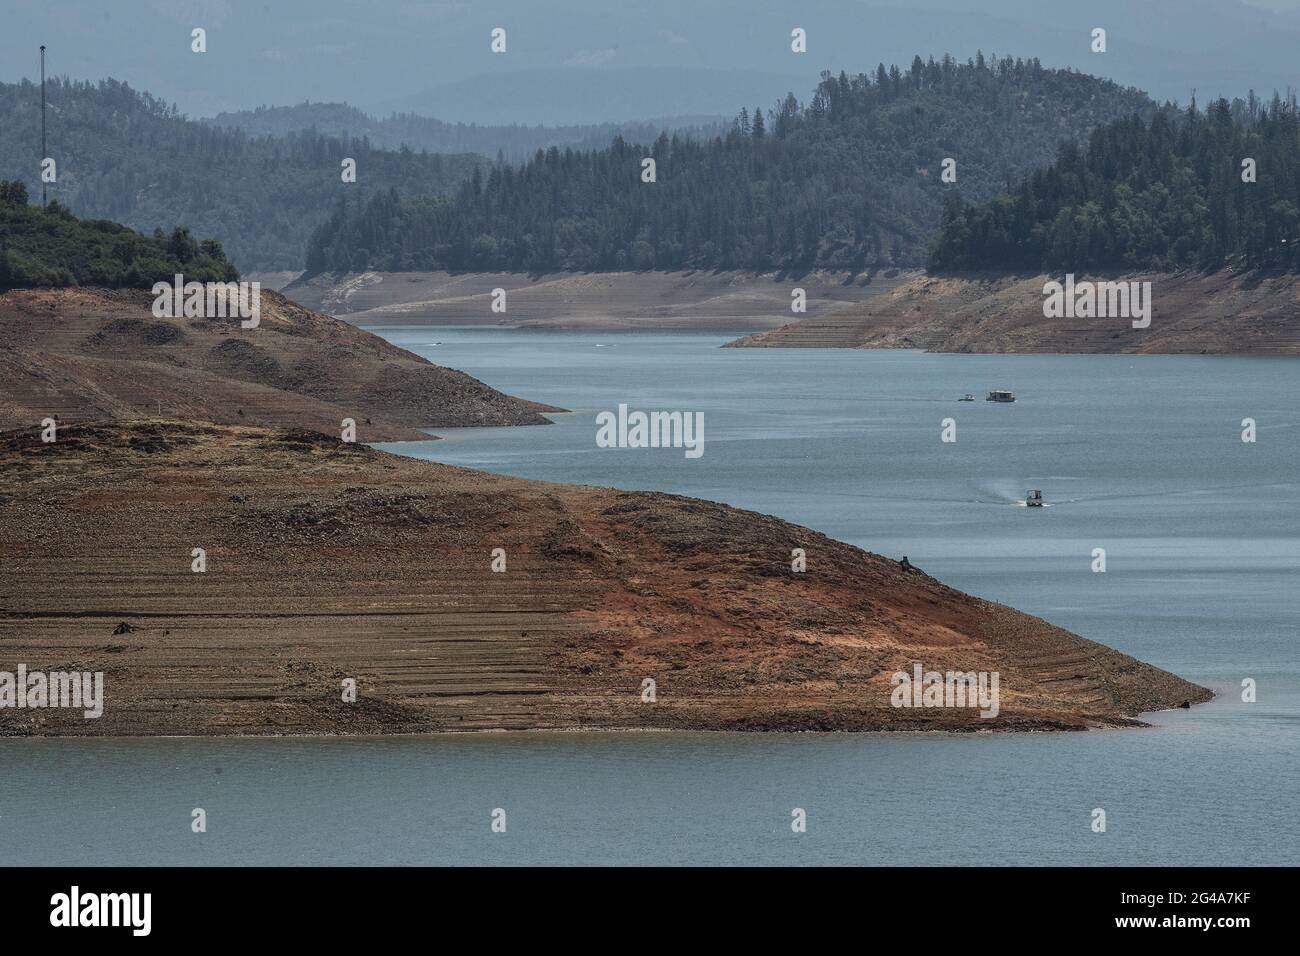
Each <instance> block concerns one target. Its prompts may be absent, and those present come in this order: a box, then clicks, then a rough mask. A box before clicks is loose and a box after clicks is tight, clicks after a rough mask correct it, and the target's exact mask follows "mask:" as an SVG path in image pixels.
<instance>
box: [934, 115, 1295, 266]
mask: <svg viewBox="0 0 1300 956" xmlns="http://www.w3.org/2000/svg"><path fill="white" fill-rule="evenodd" d="M1248 160H1251V161H1253V169H1252V168H1250V167H1251V165H1252V164H1251V163H1249V162H1247V161H1248ZM1251 178H1253V181H1245V180H1246V179H1251ZM930 264H931V267H932V268H934V269H937V270H973V269H999V270H1004V271H1005V270H1016V269H1024V270H1034V271H1038V270H1048V271H1061V270H1074V271H1083V270H1085V269H1121V270H1131V269H1153V270H1176V269H1183V268H1200V269H1215V268H1220V267H1223V266H1228V267H1234V268H1281V269H1292V270H1294V269H1300V123H1298V122H1297V111H1296V100H1295V97H1294V95H1292V96H1291V97H1289V98H1288V99H1285V100H1283V99H1282V98H1281V97H1279V96H1277V95H1275V96H1274V97H1273V98H1272V100H1271V102H1269V103H1263V102H1261V101H1259V100H1257V99H1256V98H1255V97H1254V95H1252V96H1251V97H1250V98H1249V99H1247V100H1244V101H1242V100H1237V101H1234V102H1232V103H1229V102H1228V101H1227V100H1223V99H1220V100H1217V101H1215V102H1214V103H1212V104H1210V106H1209V108H1208V109H1206V110H1205V111H1203V112H1202V111H1201V110H1199V109H1198V108H1197V107H1196V105H1195V104H1193V105H1192V106H1191V107H1189V108H1188V109H1187V110H1186V111H1185V112H1183V113H1173V112H1172V111H1167V112H1161V113H1159V114H1157V115H1155V116H1154V117H1152V118H1150V119H1149V120H1143V119H1142V118H1141V117H1137V116H1134V117H1129V118H1127V119H1123V120H1118V121H1116V122H1114V123H1111V124H1108V125H1107V126H1104V127H1102V128H1099V129H1097V130H1095V131H1094V132H1093V133H1092V135H1091V137H1090V138H1089V140H1088V142H1087V144H1086V145H1085V146H1079V145H1077V144H1074V143H1067V144H1065V145H1063V146H1062V147H1061V150H1060V153H1059V155H1058V157H1057V159H1056V161H1055V162H1054V163H1053V164H1052V165H1051V166H1049V167H1047V168H1046V169H1042V170H1038V171H1036V172H1034V173H1032V174H1030V175H1028V176H1026V177H1025V178H1024V179H1023V180H1022V181H1021V182H1020V183H1019V184H1018V186H1017V187H1016V189H1015V190H1014V191H1013V192H1012V193H1011V195H1007V196H1003V197H999V198H997V199H994V200H992V201H989V202H985V203H979V204H975V205H965V204H962V203H959V202H954V203H952V204H951V205H950V206H949V208H948V209H946V210H945V215H944V223H943V228H942V231H941V233H940V235H939V238H938V239H937V241H936V243H935V247H934V250H933V254H932V256H931V261H930Z"/></svg>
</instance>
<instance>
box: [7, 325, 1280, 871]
mask: <svg viewBox="0 0 1300 956" xmlns="http://www.w3.org/2000/svg"><path fill="white" fill-rule="evenodd" d="M381 331H382V334H385V335H386V336H387V337H388V338H390V339H392V340H393V341H395V342H396V343H397V344H399V345H402V346H404V347H407V348H410V349H412V350H413V351H416V352H419V353H421V354H424V355H426V356H428V357H429V358H430V359H432V360H433V361H435V362H438V363H440V364H444V365H449V366H451V367H453V368H459V369H463V370H465V371H466V372H468V373H470V374H471V375H474V376H476V377H478V378H481V379H483V380H484V381H487V382H488V383H490V384H492V385H494V386H496V387H498V388H501V389H503V390H504V391H507V392H510V393H512V394H515V395H520V396H523V397H527V398H532V399H536V400H539V401H545V402H549V403H552V404H556V405H560V406H563V407H566V408H569V409H572V410H573V412H572V414H568V415H557V416H554V417H555V419H556V422H557V424H556V425H554V426H550V427H539V428H509V429H505V428H503V429H460V430H448V429H442V430H439V434H441V435H443V436H444V440H442V441H439V442H430V443H427V444H426V443H417V444H406V445H402V446H386V447H390V448H393V449H394V450H400V451H403V452H404V453H407V454H416V455H420V456H424V457H430V458H433V459H436V460H438V461H445V462H449V463H454V464H463V465H468V466H473V467H479V468H484V469H487V470H490V471H499V472H504V473H509V474H516V475H522V476H526V477H533V478H544V479H548V480H554V481H570V482H579V483H587V484H601V485H612V486H617V487H622V488H644V489H655V490H662V491H671V492H677V493H683V494H689V495H694V496H698V497H705V498H712V499H716V500H720V501H725V502H728V503H730V504H734V505H738V506H741V507H746V508H752V509H755V510H758V511H764V512H769V513H772V514H777V515H780V516H781V517H783V518H787V519H790V520H793V521H796V522H799V523H801V524H805V525H809V526H811V527H814V528H816V529H817V530H820V531H824V532H826V533H827V534H830V535H833V536H835V537H838V538H841V539H843V540H846V541H850V542H852V543H854V544H857V545H860V546H862V547H865V548H868V549H870V550H873V551H877V552H880V553H884V554H888V555H893V556H900V555H902V554H907V555H908V556H909V558H910V559H911V560H912V562H913V563H915V564H917V565H919V566H920V567H922V568H923V569H925V570H926V571H929V572H930V573H932V574H934V575H936V576H938V577H940V578H942V579H943V580H945V581H946V582H948V583H950V584H952V585H955V586H957V587H960V588H962V589H964V590H967V591H971V592H973V593H975V594H978V595H980V596H983V597H988V598H992V599H995V600H999V601H1003V602H1006V603H1008V604H1011V605H1013V606H1015V607H1018V608H1020V609H1022V610H1025V611H1028V612H1031V613H1034V614H1040V615H1042V616H1044V617H1046V618H1048V619H1049V620H1051V621H1053V622H1054V623H1057V624H1061V625H1063V626H1065V627H1068V628H1070V629H1071V630H1074V631H1077V632H1078V633H1081V634H1084V635H1086V636H1088V637H1091V638H1093V639H1095V640H1099V641H1101V642H1103V643H1105V644H1109V645H1111V646H1113V647H1116V648H1119V649H1121V650H1123V651H1126V652H1128V653H1131V654H1134V655H1136V656H1138V657H1140V658H1142V659H1143V660H1146V661H1149V662H1151V663H1154V664H1157V665H1160V666H1162V667H1166V668H1168V669H1170V670H1173V671H1175V672H1177V673H1179V674H1181V675H1182V676H1184V677H1187V678H1189V679H1192V680H1195V681H1198V682H1200V683H1202V684H1205V685H1206V686H1209V687H1211V688H1212V689H1214V690H1215V691H1216V693H1218V694H1219V696H1218V698H1217V699H1216V700H1215V701H1213V702H1212V703H1209V704H1206V705H1202V706H1199V707H1196V708H1193V709H1192V710H1191V711H1177V712H1172V713H1166V714H1157V715H1151V716H1150V717H1149V718H1148V719H1149V720H1151V721H1152V723H1154V724H1155V726H1154V727H1153V728H1151V729H1148V730H1126V731H1105V732H1094V733H1085V734H1027V735H980V736H974V737H972V736H961V737H943V736H930V735H925V736H890V735H855V736H819V735H731V734H726V735H712V734H699V735H679V734H608V735H596V734H583V735H559V736H556V735H519V736H514V735H489V736H458V737H443V738H416V739H389V740H325V739H319V740H225V741H223V740H152V741H88V740H74V741H58V740H50V741H41V740H17V741H0V864H3V863H6V862H18V863H72V862H88V863H114V862H122V863H154V862H176V863H305V862H324V863H388V862H392V863H538V862H552V863H580V862H592V863H615V862H634V863H669V862H671V863H686V862H698V863H721V862H754V863H936V864H975V863H1059V864H1065V863H1097V864H1129V863H1135V864H1156V863H1173V864H1178V863H1187V864H1259V863H1287V864H1294V863H1297V862H1300V797H1298V796H1297V794H1298V793H1300V652H1298V650H1297V647H1298V644H1297V642H1298V640H1300V635H1298V634H1297V623H1298V621H1300V614H1298V613H1297V612H1298V611H1300V596H1298V594H1297V584H1298V583H1300V577H1298V572H1300V508H1298V507H1297V506H1298V505H1300V480H1298V479H1297V475H1296V469H1297V463H1298V462H1300V455H1297V439H1300V407H1298V406H1297V396H1300V387H1298V386H1300V365H1297V364H1296V363H1295V362H1294V361H1293V360H1284V359H1277V360H1274V359H1245V358H1214V357H1199V356H1095V355H1094V356H970V355H961V356H958V355H926V354H921V353H912V352H860V351H820V350H818V351H812V350H807V351H805V350H791V351H776V350H773V351H768V350H729V349H728V350H723V349H719V348H718V347H717V346H718V345H719V344H721V342H722V341H723V339H722V338H721V337H718V336H713V335H699V334H673V335H659V334H608V333H606V334H591V333H581V334H578V333H572V334H570V333H554V332H536V333H534V332H524V331H510V330H499V329H446V328H437V329H401V330H396V329H394V330H381ZM432 343H439V344H437V345H434V344H432ZM991 388H1009V389H1012V390H1014V391H1015V392H1016V393H1017V394H1018V396H1019V399H1020V400H1019V401H1018V402H1017V403H1016V404H1014V405H992V404H987V403H985V402H983V401H982V400H981V401H977V402H975V403H959V402H957V401H956V399H957V398H959V397H960V396H961V395H963V394H965V393H967V392H973V393H975V394H976V396H977V398H980V399H982V397H983V395H984V393H985V392H987V391H988V390H989V389H991ZM620 402H623V403H626V404H628V405H629V406H630V407H631V408H632V409H643V410H647V411H650V410H683V411H692V412H694V411H702V412H704V417H705V454H704V456H703V457H702V458H699V459H697V460H688V459H686V458H685V457H684V455H683V453H682V452H681V451H680V450H672V449H646V450H637V449H601V448H598V447H596V444H595V432H596V425H595V415H596V413H597V412H599V411H602V410H614V409H616V408H617V406H618V404H619V403H620ZM947 417H951V418H954V419H955V420H956V423H957V439H958V440H957V442H956V443H953V444H945V443H942V442H941V441H940V428H941V420H942V419H944V418H947ZM1243 418H1253V419H1255V420H1256V422H1257V423H1258V441H1257V442H1255V443H1254V444H1247V443H1243V442H1242V441H1241V427H1242V426H1241V421H1242V419H1243ZM1030 488H1041V489H1042V490H1043V493H1044V496H1045V497H1046V498H1047V499H1048V500H1049V501H1050V502H1051V503H1052V507H1049V508H1046V509H1043V510H1041V511H1039V510H1029V509H1026V508H1023V507H1019V506H1018V505H1017V501H1018V500H1020V499H1022V498H1023V497H1024V494H1025V492H1026V491H1027V490H1028V489H1030ZM1094 548H1104V549H1106V562H1107V571H1106V573H1104V574H1095V573H1093V572H1092V571H1091V567H1090V566H1091V564H1092V560H1093V559H1092V551H1093V549H1094ZM810 557H811V559H812V560H815V555H812V556H810ZM1244 678H1253V679H1254V680H1255V681H1256V682H1257V684H1258V698H1259V699H1258V702H1256V703H1244V702H1243V701H1242V699H1241V682H1242V680H1243V679H1244ZM193 807H203V808H204V809H205V810H206V811H207V814H208V832H207V833H205V834H193V833H191V832H190V810H191V808H193ZM497 807H501V808H504V809H505V810H506V812H507V831H506V833H504V834H494V833H492V832H491V830H490V827H489V824H490V814H491V812H492V810H493V809H494V808H497ZM795 807H800V808H803V809H805V810H806V811H807V814H808V829H807V832H806V833H803V834H795V833H793V832H792V831H791V828H790V812H791V809H792V808H795ZM1098 807H1100V808H1103V809H1105V811H1106V814H1107V832H1105V833H1102V834H1098V833H1093V832H1092V831H1091V829H1090V826H1089V824H1090V822H1091V819H1092V817H1091V812H1092V810H1093V809H1094V808H1098ZM15 835H23V839H21V840H16V839H14V837H15ZM36 835H39V839H35V838H34V837H35V836H36Z"/></svg>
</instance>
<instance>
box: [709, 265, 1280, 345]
mask: <svg viewBox="0 0 1300 956" xmlns="http://www.w3.org/2000/svg"><path fill="white" fill-rule="evenodd" d="M1077 278H1078V279H1080V280H1082V279H1084V278H1089V279H1094V280H1097V279H1098V278H1099V277H1084V276H1078V277H1077ZM1100 278H1101V279H1102V280H1111V281H1138V282H1151V284H1152V285H1151V297H1152V302H1153V309H1152V315H1151V325H1150V327H1149V328H1146V329H1134V328H1133V327H1132V321H1131V319H1128V318H1050V319H1049V318H1044V316H1043V300H1044V296H1043V285H1044V283H1046V282H1048V281H1051V280H1055V281H1057V282H1060V281H1062V280H1063V277H1062V276H1059V275H1057V276H1046V275H1044V276H1034V277H1032V278H952V277H935V276H924V275H923V276H916V277H914V278H912V279H910V280H909V281H908V282H906V283H904V284H902V285H899V286H898V287H896V288H894V289H892V290H890V291H889V292H887V293H886V294H885V295H883V296H880V297H878V298H875V299H871V300H869V301H867V302H864V303H861V304H859V305H856V306H852V307H850V308H847V309H842V310H839V311H837V312H834V313H831V314H827V315H819V316H813V317H810V318H808V319H806V320H804V321H802V322H794V323H791V324H789V325H785V326H782V327H781V328H779V329H774V330H771V331H766V332H759V333H757V334H755V335H751V336H748V337H746V338H743V339H738V340H737V341H735V342H732V343H730V345H731V346H732V347H736V348H756V347H759V348H921V349H928V350H929V351H932V352H1149V353H1173V352H1194V353H1206V352H1208V353H1248V354H1250V353H1254V354H1296V353H1300V276H1294V275H1292V276H1270V277H1261V276H1252V275H1239V274H1233V273H1227V272H1219V273H1214V274H1211V275H1204V274H1200V273H1179V274H1140V275H1129V276H1108V277H1100Z"/></svg>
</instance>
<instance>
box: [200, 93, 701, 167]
mask: <svg viewBox="0 0 1300 956" xmlns="http://www.w3.org/2000/svg"><path fill="white" fill-rule="evenodd" d="M199 122H201V123H204V124H206V125H209V126H215V127H230V128H235V129H241V130H243V131H244V132H245V133H247V134H248V135H250V136H285V135H289V134H292V133H297V132H304V131H307V130H313V129H314V130H316V131H317V132H318V133H321V134H323V135H326V136H336V137H337V136H345V135H346V136H352V137H359V136H364V137H365V138H366V139H368V140H369V141H370V143H371V145H372V146H374V147H376V148H379V149H401V148H402V147H403V146H407V147H409V148H411V149H414V150H427V151H429V152H431V153H434V152H436V153H475V154H477V155H480V156H485V157H498V156H499V157H501V158H503V159H505V160H507V161H510V162H521V161H523V160H527V159H529V158H531V157H532V155H533V153H535V152H536V151H537V150H538V149H547V148H549V147H551V146H559V147H564V146H568V147H571V148H573V149H603V148H604V147H606V146H608V145H609V144H610V143H611V142H613V140H614V137H615V136H622V137H623V138H624V139H629V140H632V141H634V142H640V141H646V140H652V139H654V138H655V137H656V136H658V135H659V133H660V131H661V130H663V129H665V128H667V129H675V130H681V131H682V132H683V133H684V134H685V135H689V136H693V137H700V136H707V135H716V133H717V132H718V131H719V127H720V126H721V125H725V124H720V123H719V122H718V121H717V120H716V119H710V118H708V117H668V118H666V119H663V120H656V121H647V122H632V123H592V124H588V125H585V126H541V125H533V126H529V125H526V124H523V123H512V124H509V125H490V124H480V123H448V122H445V121H444V120H440V119H435V118H433V117H430V116H420V115H418V114H415V113H391V114H389V115H388V116H385V117H382V118H380V117H376V116H371V115H370V114H368V113H365V112H363V111H362V110H359V109H357V108H356V107H355V106H349V105H348V104H346V103H310V102H309V103H299V104H297V105H296V106H259V107H257V108H256V109H251V110H241V111H239V112H237V113H220V114H218V115H217V116H214V117H212V118H211V119H203V120H200V121H199Z"/></svg>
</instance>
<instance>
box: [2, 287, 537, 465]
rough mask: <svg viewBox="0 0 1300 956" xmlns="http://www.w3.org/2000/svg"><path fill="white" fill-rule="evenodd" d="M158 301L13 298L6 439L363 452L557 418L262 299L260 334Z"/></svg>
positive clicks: (274, 297) (68, 295)
mask: <svg viewBox="0 0 1300 956" xmlns="http://www.w3.org/2000/svg"><path fill="white" fill-rule="evenodd" d="M152 303H153V296H151V295H150V294H149V293H148V292H142V291H133V290H104V289H77V288H70V289H36V290H14V291H10V292H7V293H4V294H2V295H0V427H3V428H23V427H29V428H35V427H36V426H37V424H38V423H39V422H40V421H41V420H42V419H44V418H46V417H47V416H53V417H55V418H57V419H58V420H59V421H60V422H73V421H79V420H86V419H103V418H139V417H142V416H144V415H153V416H159V415H161V416H163V417H173V418H185V419H201V420H204V421H213V422H221V423H230V424H248V425H279V426H296V427H300V428H311V429H315V430H318V431H322V432H325V433H327V434H332V435H338V434H339V432H340V427H341V422H342V421H343V419H345V418H351V419H353V420H354V421H355V422H356V423H357V440H358V441H362V442H366V441H396V440H402V439H421V438H428V437H429V436H428V435H426V434H424V433H423V432H421V431H419V429H421V428H436V427H440V426H441V427H453V426H460V425H533V424H544V423H546V421H547V419H546V418H544V417H543V416H542V414H541V413H542V412H544V411H559V410H560V409H555V408H552V407H550V406H546V405H539V404H537V403H535V402H528V401H523V400H521V399H517V398H513V397H511V396H509V395H504V394H502V393H501V392H498V391H497V390H496V389H493V388H490V387H488V386H487V385H484V384H483V383H482V382H480V381H478V380H477V379H474V378H471V377H470V376H468V375H465V374H464V373H462V372H457V371H454V370H452V369H446V368H442V367H440V366H437V365H433V364H431V363H429V362H427V361H425V360H424V359H423V358H420V357H419V356H418V355H413V354H412V353H410V352H407V351H405V350H403V349H399V348H397V347H395V346H393V345H390V344H388V343H387V342H385V341H384V340H383V339H381V338H379V337H377V336H374V335H371V334H370V333H368V332H363V331H361V330H360V329H357V328H355V327H353V326H351V325H349V324H347V323H346V322H340V321H339V320H337V319H334V318H331V317H329V316H326V315H321V314H319V313H316V312H312V311H310V310H309V309H305V308H303V307H302V306H300V305H297V304H295V303H293V302H291V301H289V300H288V299H286V298H284V297H283V296H280V295H278V294H276V293H274V292H269V291H267V290H263V291H262V299H261V323H260V325H259V326H258V327H257V328H252V329H243V328H241V327H240V322H239V320H238V319H200V318H162V319H160V318H155V317H154V315H153V313H152V309H151V306H152Z"/></svg>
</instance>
